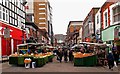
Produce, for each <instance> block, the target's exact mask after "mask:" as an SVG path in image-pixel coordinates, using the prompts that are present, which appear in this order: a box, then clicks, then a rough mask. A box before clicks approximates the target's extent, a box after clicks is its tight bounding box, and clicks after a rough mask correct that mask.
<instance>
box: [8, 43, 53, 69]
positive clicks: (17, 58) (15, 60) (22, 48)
mask: <svg viewBox="0 0 120 74" xmlns="http://www.w3.org/2000/svg"><path fill="white" fill-rule="evenodd" d="M42 46H43V45H41V44H35V43H27V44H19V45H17V47H18V52H17V53H15V54H12V55H10V56H9V64H12V65H18V66H19V65H21V66H24V65H25V64H26V63H30V64H31V63H32V62H35V63H36V66H37V67H41V66H43V65H45V64H46V63H48V62H49V61H51V60H52V59H53V57H54V56H53V54H52V52H46V53H42V50H43V49H42ZM26 59H31V61H28V60H26Z"/></svg>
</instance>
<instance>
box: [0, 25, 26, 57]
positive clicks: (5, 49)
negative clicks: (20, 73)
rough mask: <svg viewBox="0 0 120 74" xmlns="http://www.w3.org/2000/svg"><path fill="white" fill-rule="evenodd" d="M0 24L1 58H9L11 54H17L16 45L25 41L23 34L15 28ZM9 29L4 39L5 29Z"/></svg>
mask: <svg viewBox="0 0 120 74" xmlns="http://www.w3.org/2000/svg"><path fill="white" fill-rule="evenodd" d="M0 24H1V36H0V46H1V54H2V57H4V56H9V55H10V54H12V53H15V52H17V45H18V44H20V43H22V39H25V35H23V34H25V32H24V31H23V30H21V29H19V28H17V27H14V26H10V25H9V24H6V23H0ZM6 28H8V29H9V32H10V34H9V36H8V37H7V38H6V37H5V29H6Z"/></svg>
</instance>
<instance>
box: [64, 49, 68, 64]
mask: <svg viewBox="0 0 120 74" xmlns="http://www.w3.org/2000/svg"><path fill="white" fill-rule="evenodd" d="M67 56H68V52H67V49H65V50H64V61H65V62H67V60H68V59H67Z"/></svg>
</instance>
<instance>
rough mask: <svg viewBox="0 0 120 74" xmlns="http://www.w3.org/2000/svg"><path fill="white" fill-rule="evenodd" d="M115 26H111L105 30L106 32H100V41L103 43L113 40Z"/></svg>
mask: <svg viewBox="0 0 120 74" xmlns="http://www.w3.org/2000/svg"><path fill="white" fill-rule="evenodd" d="M117 26H118V25H116V26H111V27H109V28H107V29H106V30H103V31H102V40H103V41H110V40H114V29H115V27H117Z"/></svg>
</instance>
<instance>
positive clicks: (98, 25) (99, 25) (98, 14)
mask: <svg viewBox="0 0 120 74" xmlns="http://www.w3.org/2000/svg"><path fill="white" fill-rule="evenodd" d="M100 10H101V9H99V11H98V12H97V13H96V15H95V33H96V32H97V30H98V31H99V32H98V33H99V34H100V27H101V13H100ZM97 16H98V17H99V20H98V21H99V23H97Z"/></svg>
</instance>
